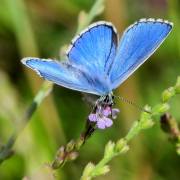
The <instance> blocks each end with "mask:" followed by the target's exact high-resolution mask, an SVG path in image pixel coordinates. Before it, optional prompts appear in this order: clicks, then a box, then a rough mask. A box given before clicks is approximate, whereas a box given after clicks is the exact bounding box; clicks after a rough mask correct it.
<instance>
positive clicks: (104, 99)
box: [96, 92, 114, 106]
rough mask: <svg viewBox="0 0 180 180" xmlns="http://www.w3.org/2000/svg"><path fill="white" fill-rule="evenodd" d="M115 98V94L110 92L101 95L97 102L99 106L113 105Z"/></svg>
mask: <svg viewBox="0 0 180 180" xmlns="http://www.w3.org/2000/svg"><path fill="white" fill-rule="evenodd" d="M113 99H114V95H113V93H112V92H110V93H109V94H107V95H104V96H101V97H100V98H99V99H98V100H97V101H96V104H97V105H99V106H112V105H113V104H114V102H113Z"/></svg>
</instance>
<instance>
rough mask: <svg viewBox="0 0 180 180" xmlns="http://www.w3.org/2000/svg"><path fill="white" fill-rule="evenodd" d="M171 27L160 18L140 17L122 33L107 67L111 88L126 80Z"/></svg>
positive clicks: (150, 53) (157, 45)
mask: <svg viewBox="0 0 180 180" xmlns="http://www.w3.org/2000/svg"><path fill="white" fill-rule="evenodd" d="M171 29H172V23H169V22H167V21H163V20H161V19H158V20H154V19H141V20H140V21H139V22H136V23H135V24H133V25H131V26H130V27H129V28H128V29H127V30H126V31H125V32H124V33H123V35H122V37H121V40H120V43H119V45H118V48H117V54H116V57H115V59H114V62H113V64H112V67H111V69H109V72H108V73H109V77H110V80H111V82H112V89H115V88H116V87H118V86H119V85H120V84H121V83H122V82H123V81H124V80H126V79H127V78H128V77H129V76H130V75H131V74H132V73H133V72H134V71H135V70H136V69H137V68H138V67H139V66H140V65H141V64H142V63H144V61H145V60H147V58H149V57H150V56H151V55H152V54H153V53H154V51H155V50H156V49H157V48H158V47H159V46H160V44H161V43H162V42H163V41H164V39H165V38H166V37H167V35H168V34H169V33H170V31H171Z"/></svg>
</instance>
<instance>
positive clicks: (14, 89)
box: [0, 0, 180, 180]
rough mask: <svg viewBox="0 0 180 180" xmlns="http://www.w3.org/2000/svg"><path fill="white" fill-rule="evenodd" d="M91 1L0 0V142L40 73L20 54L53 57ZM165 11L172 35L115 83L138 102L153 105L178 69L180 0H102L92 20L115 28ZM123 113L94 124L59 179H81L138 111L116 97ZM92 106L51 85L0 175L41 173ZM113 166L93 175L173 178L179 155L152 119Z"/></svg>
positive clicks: (179, 169)
mask: <svg viewBox="0 0 180 180" xmlns="http://www.w3.org/2000/svg"><path fill="white" fill-rule="evenodd" d="M94 2H95V1H93V0H86V1H85V0H51V1H45V0H0V144H5V143H6V142H7V140H8V138H9V136H10V135H11V134H12V133H13V132H14V130H15V129H16V128H18V126H20V125H21V124H22V122H21V119H22V114H23V113H24V111H25V110H26V109H27V107H28V105H29V104H30V103H31V102H32V100H33V97H34V95H35V94H36V93H37V92H38V89H39V88H40V87H41V84H42V82H43V81H42V79H40V78H39V77H38V76H37V75H36V74H35V73H34V72H32V71H31V70H29V69H26V68H25V67H24V66H23V65H22V64H21V63H20V60H21V59H22V58H23V57H26V56H36V57H42V58H59V54H60V47H61V46H62V45H64V44H68V43H69V42H70V40H71V39H72V38H73V36H74V34H75V32H76V29H77V19H78V14H79V12H80V11H81V10H85V11H89V10H90V8H91V7H92V5H93V3H94ZM143 17H146V18H149V17H153V18H163V19H168V20H169V21H172V22H174V28H173V31H172V33H171V34H170V36H169V37H168V38H167V40H166V41H165V42H164V43H163V45H162V46H161V47H160V48H159V49H158V50H157V52H156V53H155V54H154V55H153V56H152V57H151V58H150V60H149V61H148V62H146V63H145V64H144V65H143V66H142V67H141V68H140V69H139V70H138V71H137V72H136V73H134V74H133V75H132V76H131V77H130V78H129V79H128V80H127V81H126V82H125V83H123V84H122V85H121V86H120V87H119V88H118V89H117V90H116V92H115V93H116V94H119V95H121V96H123V97H125V98H128V99H130V100H132V101H134V102H136V103H137V104H139V105H141V106H143V105H145V104H150V105H154V104H156V103H157V102H159V100H160V94H161V92H162V91H163V89H165V88H167V87H169V86H171V85H173V84H174V83H175V81H176V77H177V76H178V75H180V33H179V30H180V1H178V0H169V1H168V0H138V1H134V0H106V1H105V9H104V12H103V13H102V14H101V15H100V16H98V17H97V18H96V19H95V20H94V21H97V20H107V21H111V22H112V23H113V24H114V25H115V26H116V27H117V29H118V31H119V33H120V34H121V33H122V32H123V30H124V29H125V28H126V27H127V26H128V25H130V24H131V23H133V22H134V21H136V20H138V19H140V18H143ZM179 100H180V98H176V99H173V100H172V102H171V103H172V108H171V113H172V114H173V115H174V116H175V117H176V118H177V120H180V113H179V106H180V103H179ZM116 106H117V107H118V108H120V110H121V113H120V114H119V117H118V119H117V120H116V121H115V123H114V125H113V126H112V127H111V128H109V129H106V130H104V131H100V130H99V131H97V132H96V133H95V134H94V135H93V136H92V137H91V138H90V139H89V140H88V142H87V143H86V144H85V145H84V146H83V148H82V149H81V150H80V156H79V157H78V159H77V160H75V161H74V162H71V163H67V164H66V165H65V166H64V167H63V168H62V169H61V170H58V171H57V174H58V175H57V177H56V178H57V179H63V180H64V179H65V180H66V179H67V180H71V179H73V180H76V179H79V178H80V176H81V173H82V170H83V168H84V166H85V165H86V164H87V163H88V162H89V161H92V162H98V160H99V159H100V158H101V157H102V155H103V150H104V146H105V144H106V143H107V142H108V140H110V139H111V140H117V139H118V138H120V137H123V136H124V135H125V134H126V133H127V132H128V129H129V128H130V127H131V124H132V122H133V121H135V120H137V119H138V117H139V114H140V112H139V111H138V110H137V109H135V108H133V107H131V106H129V105H128V104H125V103H123V102H119V101H118V102H116ZM89 111H90V109H89V107H88V106H87V104H86V103H85V102H84V101H83V99H82V95H81V94H80V93H78V92H75V91H71V90H68V89H65V88H62V87H58V86H55V87H54V89H53V92H52V93H51V95H50V96H48V97H47V98H46V99H45V100H44V101H43V102H42V104H41V105H40V107H39V108H38V110H37V111H36V113H35V114H34V115H33V118H32V119H31V121H30V122H29V123H28V124H27V126H26V127H25V129H24V130H23V131H22V132H20V134H19V137H18V139H17V141H16V143H15V145H14V150H15V155H14V156H12V157H11V158H10V159H8V160H7V161H5V162H3V163H2V164H1V166H0V180H11V179H13V180H16V179H22V178H23V177H25V176H33V175H34V178H32V179H39V180H41V179H42V180H44V179H48V178H47V177H46V178H45V176H44V175H45V174H44V171H43V173H41V169H42V168H44V167H43V165H44V164H45V163H47V162H51V161H52V160H53V158H54V155H55V152H56V150H57V149H58V147H59V146H60V145H63V144H66V143H67V142H68V141H69V140H71V139H75V138H78V136H79V134H80V133H81V132H82V130H83V128H84V124H85V119H86V117H87V115H88V112H89ZM110 165H111V171H110V173H108V174H107V175H105V176H103V177H98V178H97V179H99V180H100V179H108V180H111V179H112V180H119V179H122V180H129V179H130V180H141V179H142V180H164V179H166V180H178V179H180V157H178V156H177V154H176V152H175V148H174V146H173V145H172V144H171V143H170V142H169V141H168V140H167V136H166V135H165V134H164V133H163V132H162V130H161V129H160V125H159V124H158V123H157V124H156V125H155V126H154V127H153V128H151V129H149V130H146V131H144V132H143V133H142V134H141V135H140V136H138V137H136V138H135V139H134V140H133V141H132V142H131V144H130V151H129V152H128V153H126V154H125V155H123V156H120V157H117V158H115V159H114V160H113V161H112V162H111V164H110Z"/></svg>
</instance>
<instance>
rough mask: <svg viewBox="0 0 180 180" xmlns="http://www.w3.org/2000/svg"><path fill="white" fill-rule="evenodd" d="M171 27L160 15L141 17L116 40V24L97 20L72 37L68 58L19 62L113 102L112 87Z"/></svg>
mask: <svg viewBox="0 0 180 180" xmlns="http://www.w3.org/2000/svg"><path fill="white" fill-rule="evenodd" d="M172 27H173V24H172V23H170V22H168V21H164V20H162V19H157V20H155V19H152V18H150V19H140V20H139V21H138V22H135V23H134V24H132V25H130V26H129V27H128V28H127V29H126V30H125V31H124V33H123V35H122V37H121V38H120V40H119V39H118V35H117V31H116V29H115V27H114V26H113V25H112V24H111V23H109V22H106V21H100V22H96V23H94V24H91V25H90V26H89V27H87V28H86V29H85V30H84V31H82V32H81V33H80V34H79V35H77V36H76V37H75V38H74V39H73V40H72V42H71V45H70V46H69V48H68V50H67V57H68V60H66V61H61V62H59V61H55V60H51V59H39V58H34V57H28V58H24V59H23V60H22V63H23V64H24V65H26V66H27V67H29V68H31V69H33V70H35V71H36V72H37V73H38V74H39V75H40V76H41V77H43V78H44V79H46V80H49V81H52V82H53V83H56V84H58V85H60V86H63V87H66V88H69V89H73V90H77V91H81V92H86V93H90V94H95V95H99V96H101V98H100V100H99V102H102V101H106V102H107V103H108V102H109V103H112V90H113V89H116V88H117V87H118V86H119V85H120V84H122V83H123V82H124V81H125V80H126V79H127V78H128V77H129V76H130V75H131V74H132V73H133V72H134V71H135V70H136V69H137V68H138V67H139V66H140V65H141V64H143V63H144V62H145V61H146V60H147V59H148V58H149V57H150V56H151V55H152V54H153V53H154V52H155V50H156V49H157V48H158V47H159V46H160V45H161V43H162V42H163V41H164V40H165V38H166V37H167V36H168V34H169V33H170V31H171V30H172Z"/></svg>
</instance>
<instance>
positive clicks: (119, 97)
mask: <svg viewBox="0 0 180 180" xmlns="http://www.w3.org/2000/svg"><path fill="white" fill-rule="evenodd" d="M114 97H116V98H118V99H120V100H121V101H123V102H125V103H128V104H130V105H132V106H134V107H135V108H137V109H138V110H139V111H142V112H146V113H149V114H151V112H150V111H147V110H146V109H144V108H143V107H141V106H139V105H137V104H136V103H134V102H132V101H130V100H128V99H125V98H124V97H122V96H115V95H114Z"/></svg>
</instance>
